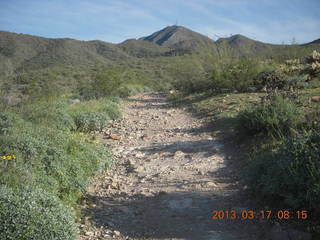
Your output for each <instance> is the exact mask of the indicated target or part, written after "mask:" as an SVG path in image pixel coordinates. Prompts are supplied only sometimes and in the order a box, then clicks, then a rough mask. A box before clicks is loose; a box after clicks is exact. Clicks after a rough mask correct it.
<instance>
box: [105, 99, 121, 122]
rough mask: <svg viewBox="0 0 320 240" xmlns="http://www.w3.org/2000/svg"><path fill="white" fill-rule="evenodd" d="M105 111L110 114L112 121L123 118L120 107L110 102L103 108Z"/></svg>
mask: <svg viewBox="0 0 320 240" xmlns="http://www.w3.org/2000/svg"><path fill="white" fill-rule="evenodd" d="M103 111H104V112H105V113H107V114H108V116H109V117H110V119H112V120H115V119H117V118H121V116H122V114H121V111H120V109H119V107H118V104H116V103H113V102H109V103H107V105H106V106H105V107H104V108H103Z"/></svg>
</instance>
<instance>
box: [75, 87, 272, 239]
mask: <svg viewBox="0 0 320 240" xmlns="http://www.w3.org/2000/svg"><path fill="white" fill-rule="evenodd" d="M122 108H123V114H124V116H123V118H122V119H121V120H117V121H114V122H112V123H111V124H110V126H109V127H108V128H107V129H106V130H105V131H104V132H103V133H102V134H101V137H102V138H104V141H105V144H106V145H108V147H109V148H110V149H111V150H112V152H113V155H114V158H115V165H114V166H113V167H112V168H111V169H110V170H109V171H107V172H104V173H101V174H100V175H98V176H96V177H95V179H94V180H93V182H92V184H91V185H90V186H89V187H88V189H87V193H86V194H85V196H84V199H85V201H86V202H87V204H84V206H83V212H84V217H83V220H82V225H81V229H82V231H81V232H82V234H81V239H83V240H84V239H190V240H191V239H192V240H211V239H212V240H242V239H243V240H251V239H252V240H255V239H263V238H264V234H261V230H262V229H261V228H262V226H264V225H266V224H265V222H262V220H261V219H256V220H249V219H245V220H244V219H242V220H241V219H228V218H230V214H231V211H232V210H234V212H233V213H236V214H237V216H241V214H242V213H243V211H246V210H252V208H253V206H252V205H250V202H249V200H248V199H247V198H246V197H244V194H243V193H242V191H241V190H240V186H238V184H237V180H236V179H235V177H234V174H233V173H234V171H236V170H235V168H234V167H233V168H232V159H229V160H228V159H227V157H226V156H225V154H224V145H223V143H222V142H219V140H218V139H215V138H213V137H211V136H210V134H209V131H208V128H207V127H206V124H205V122H204V120H201V119H198V118H196V117H194V116H192V115H191V114H190V113H188V112H186V111H184V110H183V109H181V108H176V107H173V106H171V105H170V104H169V103H168V102H167V101H166V98H165V96H164V95H163V94H161V93H148V94H141V95H137V96H134V97H131V98H129V100H128V101H126V102H125V103H124V104H123V106H122ZM232 169H233V170H232ZM213 210H217V211H219V210H223V211H224V216H223V217H222V215H220V218H222V219H211V218H212V217H213V216H214V215H213V214H211V213H212V211H213ZM226 211H229V213H227V212H226ZM220 214H222V213H220ZM228 214H229V217H228V216H227V215H228Z"/></svg>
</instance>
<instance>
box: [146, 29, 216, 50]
mask: <svg viewBox="0 0 320 240" xmlns="http://www.w3.org/2000/svg"><path fill="white" fill-rule="evenodd" d="M141 40H145V41H149V42H153V43H156V44H158V45H161V46H166V47H170V48H179V47H184V46H186V45H188V46H195V45H198V44H206V45H207V44H212V43H213V41H212V40H211V39H210V38H208V37H206V36H204V35H202V34H200V33H197V32H194V31H192V30H190V29H188V28H185V27H183V26H178V25H173V26H168V27H165V28H164V29H162V30H160V31H157V32H155V33H153V34H151V35H150V36H147V37H143V38H141Z"/></svg>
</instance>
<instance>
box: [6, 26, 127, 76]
mask: <svg viewBox="0 0 320 240" xmlns="http://www.w3.org/2000/svg"><path fill="white" fill-rule="evenodd" d="M130 58H131V57H130V56H129V55H128V54H127V53H125V52H124V51H122V50H121V49H120V48H119V47H118V46H116V45H115V44H111V43H106V42H102V41H79V40H74V39H69V38H61V39H50V38H43V37H36V36H31V35H27V34H17V33H11V32H5V31H0V71H1V63H3V62H6V64H7V65H8V64H9V65H10V66H11V68H13V69H14V70H16V69H30V68H41V67H49V66H52V65H56V64H66V65H92V64H94V63H96V62H103V63H110V62H113V61H118V60H124V59H130ZM2 67H3V66H2Z"/></svg>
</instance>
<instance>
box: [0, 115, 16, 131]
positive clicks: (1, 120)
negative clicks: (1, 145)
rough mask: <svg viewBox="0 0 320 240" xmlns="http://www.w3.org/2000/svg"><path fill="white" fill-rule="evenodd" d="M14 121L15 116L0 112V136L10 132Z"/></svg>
mask: <svg viewBox="0 0 320 240" xmlns="http://www.w3.org/2000/svg"><path fill="white" fill-rule="evenodd" d="M14 121H15V116H14V115H13V114H11V113H9V112H0V134H6V133H8V132H9V131H10V129H11V128H12V126H13V124H14Z"/></svg>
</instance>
